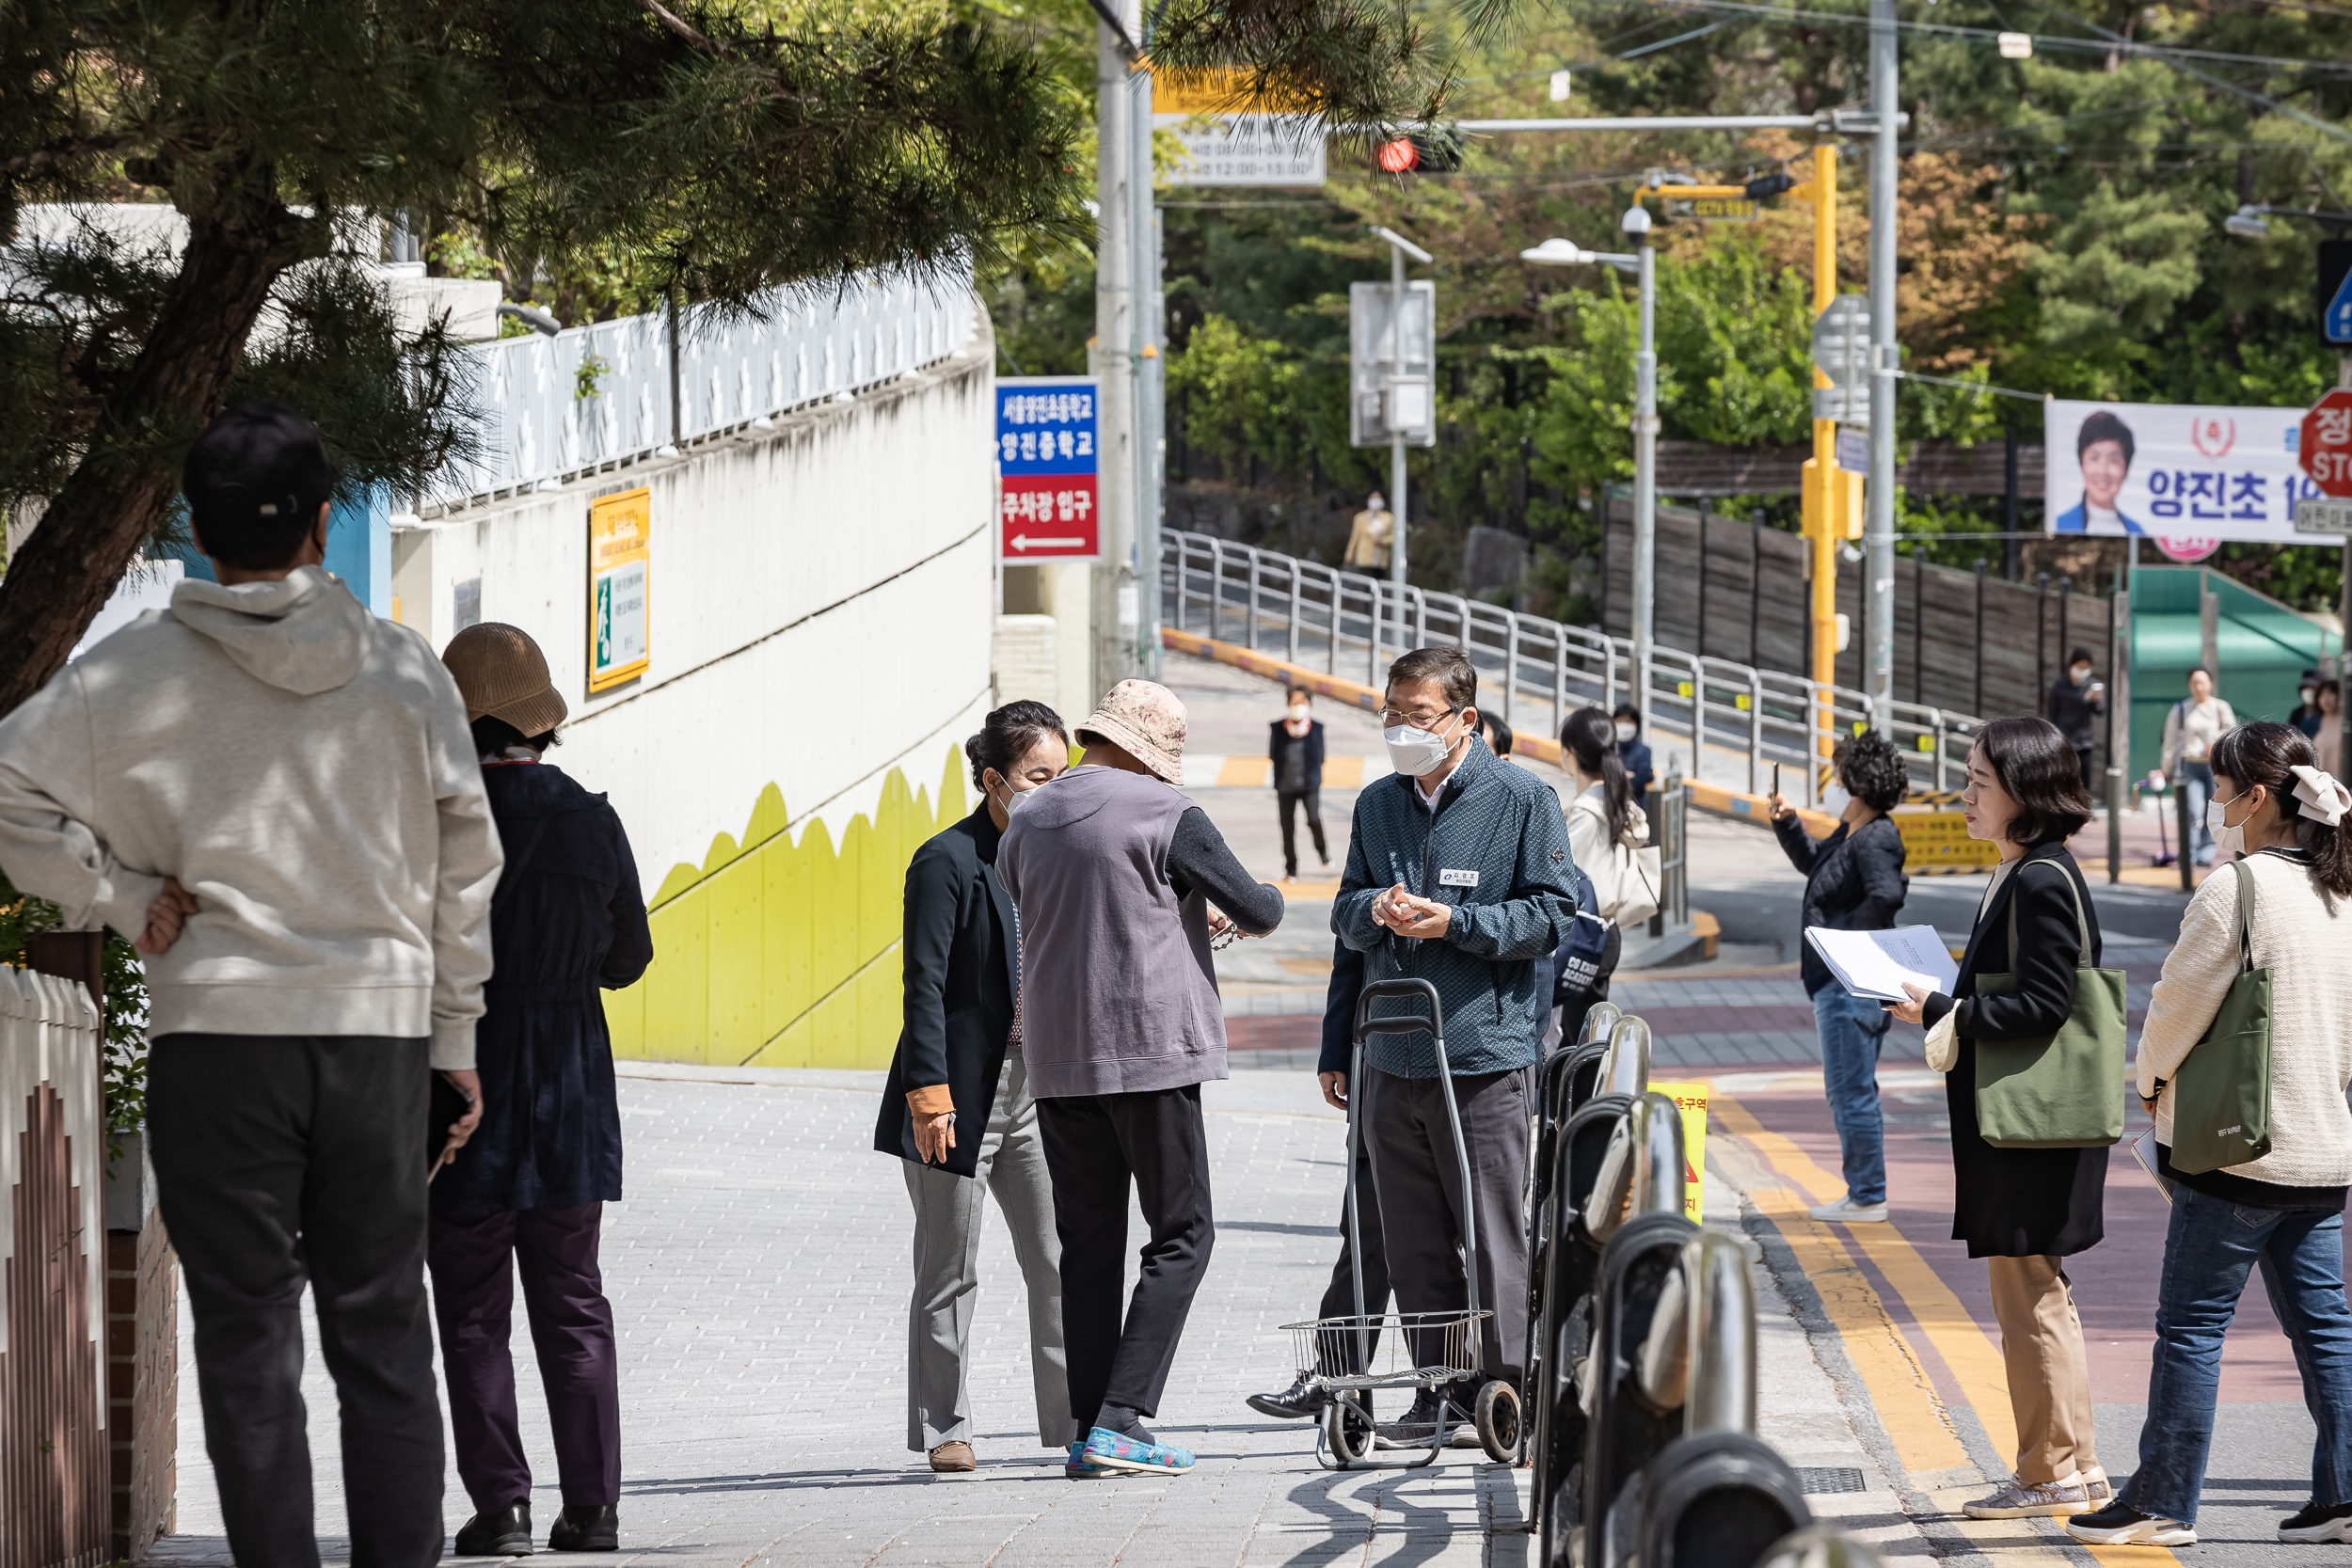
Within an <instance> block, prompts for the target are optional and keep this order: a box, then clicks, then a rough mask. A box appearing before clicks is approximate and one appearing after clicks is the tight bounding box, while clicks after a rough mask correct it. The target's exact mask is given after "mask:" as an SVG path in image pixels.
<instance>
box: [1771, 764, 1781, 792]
mask: <svg viewBox="0 0 2352 1568" xmlns="http://www.w3.org/2000/svg"><path fill="white" fill-rule="evenodd" d="M1772 793H1773V794H1775V795H1777V794H1779V793H1780V764H1778V763H1774V764H1772Z"/></svg>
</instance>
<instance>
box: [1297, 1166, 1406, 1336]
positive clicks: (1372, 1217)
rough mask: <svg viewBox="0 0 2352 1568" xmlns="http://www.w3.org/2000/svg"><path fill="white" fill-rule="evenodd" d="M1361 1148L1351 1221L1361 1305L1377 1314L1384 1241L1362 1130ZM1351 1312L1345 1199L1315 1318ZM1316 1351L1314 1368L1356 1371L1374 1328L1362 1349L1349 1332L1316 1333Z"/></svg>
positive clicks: (1383, 1293) (1385, 1274) (1385, 1264)
mask: <svg viewBox="0 0 2352 1568" xmlns="http://www.w3.org/2000/svg"><path fill="white" fill-rule="evenodd" d="M1362 1141H1363V1147H1362V1148H1360V1149H1359V1151H1358V1152H1357V1155H1356V1225H1357V1228H1358V1230H1359V1232H1360V1233H1361V1234H1362V1237H1363V1243H1364V1252H1363V1258H1364V1310H1365V1311H1366V1312H1367V1313H1370V1314H1372V1315H1374V1316H1375V1317H1376V1316H1378V1315H1379V1314H1381V1313H1384V1312H1386V1311H1387V1310H1388V1309H1389V1246H1388V1242H1387V1240H1386V1239H1385V1238H1384V1237H1382V1235H1381V1234H1380V1189H1379V1188H1378V1187H1377V1186H1376V1185H1375V1184H1374V1182H1373V1179H1372V1134H1371V1132H1370V1130H1369V1129H1367V1130H1366V1131H1365V1133H1364V1137H1363V1140H1362ZM1355 1315H1356V1270H1355V1267H1354V1264H1353V1262H1352V1261H1351V1258H1350V1255H1349V1252H1348V1248H1347V1199H1346V1197H1345V1196H1342V1197H1341V1199H1340V1260H1339V1261H1338V1262H1336V1263H1334V1264H1332V1265H1331V1283H1330V1284H1328V1285H1327V1286H1325V1287H1324V1288H1323V1305H1322V1306H1321V1307H1317V1308H1316V1309H1315V1316H1317V1317H1319V1318H1352V1317H1354V1316H1355ZM1316 1338H1317V1339H1318V1340H1321V1341H1323V1342H1322V1343H1320V1344H1318V1345H1317V1347H1316V1348H1317V1350H1318V1351H1321V1352H1325V1353H1327V1354H1324V1355H1323V1356H1322V1357H1321V1359H1323V1360H1324V1361H1325V1362H1326V1363H1327V1364H1326V1365H1324V1366H1321V1367H1318V1368H1316V1369H1315V1370H1317V1371H1319V1372H1322V1373H1323V1374H1324V1375H1325V1376H1330V1375H1332V1374H1334V1373H1339V1372H1343V1371H1344V1372H1360V1371H1362V1370H1364V1367H1363V1364H1364V1361H1365V1360H1366V1359H1367V1358H1369V1357H1370V1355H1371V1354H1372V1353H1373V1352H1375V1351H1376V1350H1378V1349H1379V1348H1380V1335H1379V1331H1378V1330H1376V1329H1375V1331H1373V1332H1372V1333H1371V1334H1368V1335H1366V1336H1364V1338H1363V1345H1362V1350H1361V1351H1360V1353H1359V1350H1358V1348H1357V1338H1356V1336H1355V1335H1353V1334H1343V1335H1329V1334H1319V1335H1317V1336H1316Z"/></svg>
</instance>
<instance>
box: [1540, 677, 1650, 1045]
mask: <svg viewBox="0 0 2352 1568" xmlns="http://www.w3.org/2000/svg"><path fill="white" fill-rule="evenodd" d="M1560 768H1561V771H1563V772H1565V773H1566V774H1567V776H1568V805H1567V814H1566V816H1567V825H1568V858H1569V860H1570V861H1571V862H1572V863H1574V864H1575V866H1576V867H1577V869H1578V870H1580V871H1581V872H1583V873H1584V875H1585V876H1586V877H1588V878H1590V879H1591V880H1592V884H1593V902H1594V905H1595V909H1594V912H1595V913H1597V914H1598V915H1599V916H1600V917H1601V919H1603V920H1605V921H1607V922H1608V923H1609V945H1608V946H1607V947H1606V948H1604V949H1603V950H1602V952H1601V959H1600V973H1599V975H1598V976H1597V978H1596V979H1595V981H1594V982H1593V987H1592V990H1590V992H1588V993H1587V994H1585V995H1583V996H1582V997H1581V998H1580V999H1579V1000H1578V1002H1577V1003H1576V1004H1575V1005H1574V1006H1564V1007H1563V1009H1562V1012H1561V1017H1560V1037H1561V1038H1562V1039H1564V1040H1566V1041H1569V1042H1571V1043H1573V1042H1574V1041H1576V1040H1577V1039H1578V1038H1580V1037H1581V1036H1582V1034H1583V1032H1584V1015H1585V1014H1587V1013H1589V1012H1591V1011H1592V1008H1593V1004H1594V1003H1596V1002H1606V1001H1607V1000H1609V977H1610V976H1611V975H1612V974H1615V973H1616V972H1617V959H1618V958H1619V956H1620V955H1621V954H1622V953H1623V952H1624V951H1625V931H1624V929H1623V923H1622V919H1621V917H1622V916H1624V915H1627V914H1628V913H1629V912H1631V911H1635V910H1639V909H1644V908H1646V909H1648V910H1655V909H1657V907H1658V890H1657V889H1656V888H1655V887H1651V886H1649V885H1647V884H1645V882H1644V881H1643V879H1642V863H1641V852H1642V849H1643V847H1644V846H1645V845H1647V844H1648V843H1649V818H1648V817H1647V816H1645V815H1644V814H1643V811H1642V808H1641V806H1640V805H1639V804H1638V803H1637V802H1636V801H1635V800H1634V797H1633V783H1632V781H1631V780H1629V779H1628V778H1627V777H1626V774H1625V764H1624V762H1623V761H1622V760H1620V759H1619V757H1618V755H1617V745H1616V735H1615V731H1614V727H1613V723H1612V721H1611V720H1610V717H1609V715H1608V714H1606V713H1604V712H1602V711H1601V710H1600V709H1599V708H1597V707H1581V708H1579V709H1577V710H1576V711H1575V712H1574V713H1571V714H1569V715H1568V717H1567V721H1566V722H1565V723H1563V724H1562V725H1561V726H1560Z"/></svg>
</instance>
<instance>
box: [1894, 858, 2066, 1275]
mask: <svg viewBox="0 0 2352 1568" xmlns="http://www.w3.org/2000/svg"><path fill="white" fill-rule="evenodd" d="M2062 878H2071V879H2073V880H2074V889H2075V892H2076V893H2078V894H2079V895H2081V897H2082V911H2083V920H2084V922H2085V923H2086V924H2088V926H2089V927H2090V965H2091V967H2092V968H2094V969H2095V968H2097V967H2098V965H2099V956H2100V939H2099V911H2098V909H2097V908H2096V907H2095V906H2094V905H2093V904H2092V903H2091V901H2090V887H2089V886H2088V885H2087V884H2086V883H2085V882H2084V881H2083V874H2082V870H2081V868H2080V867H2078V866H2077V865H2075V863H2074V856H2072V855H2070V854H2068V853H2067V852H2066V847H2065V846H2064V845H2062V844H2044V845H2042V846H2041V847H2038V848H2035V849H2032V850H2029V851H2027V852H2026V857H2025V859H2023V860H2022V861H2020V862H2018V863H2017V868H2016V869H2015V870H2014V871H2012V872H2010V875H2009V878H2008V879H2007V880H2006V881H2004V882H2003V883H2002V884H2001V891H2000V893H1999V894H1998V895H1996V896H1995V897H1994V900H1993V905H1992V907H1991V908H1990V909H1988V910H1986V911H1984V914H1983V915H1982V917H1981V918H1979V920H1978V921H1977V925H1976V929H1974V930H1973V931H1971V932H1969V933H1968V947H1967V950H1966V952H1964V953H1963V955H1962V956H1961V960H1960V979H1959V981H1958V982H1957V983H1956V985H1955V987H1954V990H1955V995H1953V996H1944V995H1940V994H1939V995H1936V996H1933V997H1931V998H1929V1000H1928V1006H1927V1008H1926V1019H1927V1022H1928V1025H1929V1026H1930V1027H1931V1028H1932V1027H1933V1026H1934V1025H1935V1024H1937V1023H1940V1022H1943V1019H1944V1015H1945V1014H1947V1013H1953V1012H1957V1013H1958V1014H1959V1015H1960V1022H1959V1024H1958V1033H1959V1036H1960V1059H1959V1060H1958V1061H1957V1062H1955V1063H1954V1064H1953V1065H1952V1070H1951V1071H1950V1072H1948V1073H1947V1074H1946V1075H1945V1079H1944V1097H1945V1101H1946V1103H1947V1104H1948V1105H1949V1106H1950V1108H1951V1119H1952V1176H1953V1190H1954V1198H1953V1212H1952V1239H1953V1240H1954V1241H1963V1242H1966V1243H1968V1256H1969V1257H1971V1258H2035V1257H2059V1258H2062V1257H2065V1256H2067V1255H2068V1254H2071V1253H2076V1252H2082V1251H2086V1250H2088V1249H2089V1248H2090V1247H2094V1246H2096V1245H2098V1244H2099V1242H2100V1239H2101V1238H2102V1237H2103V1236H2105V1235H2106V1207H2105V1205H2106V1180H2107V1151H2106V1149H2105V1148H1994V1147H1993V1146H1992V1145H1991V1144H1989V1143H1986V1142H1985V1141H1984V1138H1983V1136H1982V1135H1981V1134H1980V1133H1979V1132H1978V1131H1977V1041H1978V1040H1979V1039H1980V1038H1982V1039H2014V1038H2017V1037H2024V1036H2032V1035H2046V1034H2048V1033H2049V1032H2051V1031H2052V1030H2054V1029H2056V1028H2057V1027H2058V1025H2059V1024H2061V1023H2063V1022H2066V1017H2067V1014H2068V1013H2069V1012H2070V1011H2072V1010H2073V1008H2074V984H2075V974H2074V965H2075V960H2076V959H2077V958H2079V957H2080V955H2081V952H2082V934H2081V930H2080V928H2079V927H2076V925H2075V923H2074V899H2072V898H2070V897H2068V896H2067V893H2066V883H2065V881H2064V880H2062ZM2011 902H2015V903H2016V905H2017V946H2018V949H2019V951H2018V954H2017V955H2016V956H2015V957H2014V958H2012V956H2011V955H2010V950H2009V909H2010V904H2011ZM1978 974H2012V975H2014V976H2015V981H2014V983H2013V985H2012V987H2011V989H2010V990H2006V991H1999V992H1995V993H1994V994H1993V995H1990V996H1979V995H1978V994H1977V993H1976V981H1977V976H1978Z"/></svg>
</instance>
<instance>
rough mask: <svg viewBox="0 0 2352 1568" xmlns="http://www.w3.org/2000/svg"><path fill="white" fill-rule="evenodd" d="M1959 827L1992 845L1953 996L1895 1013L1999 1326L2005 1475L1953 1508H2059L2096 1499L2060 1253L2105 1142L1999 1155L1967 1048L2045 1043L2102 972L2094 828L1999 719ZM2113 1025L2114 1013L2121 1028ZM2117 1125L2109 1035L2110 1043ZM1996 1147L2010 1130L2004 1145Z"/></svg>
mask: <svg viewBox="0 0 2352 1568" xmlns="http://www.w3.org/2000/svg"><path fill="white" fill-rule="evenodd" d="M1961 801H1962V803H1963V806H1964V807H1965V808H1966V816H1967V821H1968V836H1969V837H1971V838H1977V839H1984V840H1987V841H1989V842H1991V843H1993V844H1995V845H1998V846H1999V847H2000V852H2001V862H2000V864H1999V866H1998V867H1996V868H1995V869H1994V873H1993V880H1992V885H1991V886H1990V887H1988V888H1987V889H1986V890H1985V895H1984V903H1983V904H1982V906H1981V907H1980V908H1979V911H1978V912H1977V923H1976V927H1975V928H1974V929H1973V930H1972V931H1970V932H1969V934H1968V947H1967V951H1966V952H1965V953H1964V954H1963V957H1962V958H1961V960H1960V978H1959V979H1958V980H1957V981H1956V982H1954V984H1953V988H1952V989H1953V994H1952V995H1949V996H1946V995H1944V994H1942V993H1941V992H1938V993H1935V994H1933V995H1931V994H1928V993H1927V992H1925V991H1921V990H1913V992H1912V1000H1910V1001H1909V1002H1906V1003H1902V1004H1899V1006H1895V1007H1894V1008H1892V1009H1891V1010H1892V1011H1893V1012H1894V1013H1895V1015H1896V1016H1897V1017H1898V1018H1900V1019H1902V1020H1903V1021H1904V1022H1909V1023H1921V1024H1924V1025H1926V1026H1927V1029H1928V1031H1929V1033H1928V1061H1929V1062H1930V1064H1931V1065H1933V1066H1938V1067H1943V1068H1945V1069H1946V1076H1945V1098H1946V1100H1947V1102H1948V1103H1949V1105H1950V1107H1951V1118H1952V1175H1953V1178H1954V1180H1953V1191H1954V1199H1953V1205H1954V1207H1953V1214H1952V1236H1953V1238H1954V1239H1955V1240H1958V1241H1964V1242H1966V1243H1968V1256H1969V1257H1971V1258H1982V1259H1986V1260H1987V1267H1988V1269H1989V1270H1990V1272H1991V1275H1992V1285H1993V1312H1994V1317H1995V1318H1997V1319H1998V1320H1999V1322H2000V1326H2001V1353H2002V1360H2003V1362H2004V1364H2005V1366H2006V1369H2007V1370H2008V1373H2009V1401H2010V1410H2011V1412H2012V1413H2013V1414H2014V1415H2015V1417H2016V1421H2017V1462H2016V1463H2017V1473H2016V1476H2015V1478H2014V1479H2013V1480H2011V1481H2010V1482H2009V1483H2008V1484H2006V1485H2004V1486H2002V1487H2000V1488H1998V1489H1997V1490H1995V1491H1994V1493H1993V1494H1992V1496H1990V1497H1980V1498H1979V1499H1978V1500H1976V1501H1975V1502H1971V1503H1968V1504H1965V1505H1963V1506H1964V1512H1965V1513H1967V1514H1968V1515H1969V1517H1971V1518H1975V1519H2019V1518H2025V1517H2027V1516H2029V1515H2037V1514H2039V1515H2046V1516H2049V1517H2059V1516H2063V1515H2066V1514H2071V1513H2080V1512H2082V1511H2083V1510H2084V1509H2085V1508H2087V1507H2094V1506H2096V1505H2098V1504H2100V1503H2103V1502H2105V1501H2106V1500H2107V1497H2108V1496H2109V1490H2108V1487H2107V1479H2106V1471H2105V1470H2103V1469H2101V1468H2100V1466H2099V1457H2098V1452H2097V1449H2096V1447H2095V1445H2094V1443H2093V1438H2092V1431H2091V1414H2090V1359H2089V1356H2088V1354H2087V1353H2086V1352H2085V1351H2084V1349H2083V1330H2082V1320H2081V1319H2080V1318H2079V1317H2077V1316H2076V1314H2075V1311H2074V1290H2073V1288H2072V1286H2071V1285H2070V1283H2069V1282H2068V1280H2067V1277H2066V1268H2065V1259H2067V1258H2068V1257H2070V1256H2072V1255H2073V1254H2074V1253H2077V1252H2083V1251H2087V1250H2089V1249H2090V1248H2091V1247H2094V1246H2096V1245H2098V1244H2099V1241H2100V1238H2101V1237H2102V1236H2103V1235H2104V1234H2105V1233H2106V1232H2105V1228H2104V1224H2105V1210H2104V1208H2103V1199H2104V1197H2105V1194H2106V1174H2107V1151H2106V1148H2105V1147H2090V1148H2022V1147H2014V1146H2011V1147H1996V1146H1995V1145H1994V1144H1993V1143H1991V1142H1988V1141H1987V1139H1986V1137H1985V1135H1984V1130H1983V1128H1982V1127H1981V1126H1980V1124H1979V1117H1978V1090H1979V1084H1980V1083H1981V1082H1983V1079H1982V1077H1981V1076H1980V1075H1979V1071H1978V1057H1979V1052H1980V1049H1981V1050H1987V1051H1995V1052H1997V1051H1998V1050H1999V1048H2001V1047H2003V1046H2005V1045H2009V1044H2010V1043H2012V1042H2023V1041H2031V1040H2035V1039H2049V1038H2051V1037H2055V1036H2057V1035H2058V1034H2059V1032H2060V1031H2062V1030H2066V1029H2068V1028H2069V1027H2070V1025H2073V1024H2074V1023H2075V1022H2076V1021H2077V1019H2078V1014H2079V1012H2080V1011H2081V1009H2078V1008H2077V1006H2076V996H2077V992H2078V990H2083V989H2084V988H2086V987H2089V986H2100V987H2101V988H2102V989H2105V988H2106V986H2107V985H2108V984H2109V983H2110V982H2109V981H2108V979H2107V976H2108V975H2110V974H2112V972H2106V973H2105V974H2103V973H2102V972H2101V971H2100V970H2099V969H2098V963H2099V912H2098V911H2097V910H2096V909H2094V908H2093V907H2092V906H2091V902H2090V890H2089V889H2088V888H2087V887H2085V886H2084V885H2083V876H2082V872H2081V871H2080V870H2079V869H2077V868H2076V866H2075V864H2074V857H2073V856H2072V855H2069V854H2068V853H2067V852H2066V841H2067V839H2068V838H2070V837H2072V836H2073V835H2074V832H2077V831H2078V830H2079V829H2080V828H2081V827H2082V826H2083V824H2084V823H2086V822H2088V821H2090V797H2089V796H2088V795H2086V794H2085V793H2084V792H2083V781H2082V764H2081V762H2080V761H2079V760H2078V759H2077V758H2076V757H2075V755H2074V748H2073V747H2071V746H2069V745H2068V744H2067V743H2066V737H2065V736H2062V735H2060V734H2059V733H2058V728H2057V726H2055V725H2053V724H2052V723H2051V722H2050V721H2048V720H2046V719H1996V720H1994V721H1992V722H1991V723H1989V724H1987V725H1985V726H1984V728H1983V729H1981V730H1979V731H1978V732H1977V744H1976V748H1975V750H1973V751H1972V752H1970V753H1969V756H1968V786H1967V788H1965V789H1964V790H1963V791H1962V792H1961ZM2121 1023H2122V1020H2121V1019H2120V1017H2119V1018H2118V1019H2117V1020H2116V1021H2115V1026H2116V1028H2117V1029H2118V1030H2119V1031H2120V1027H2121ZM2114 1044H2115V1048H2116V1059H2115V1062H2114V1065H2113V1068H2112V1075H2113V1092H2114V1095H2115V1098H2116V1101H2117V1103H2116V1105H2115V1107H2114V1117H2115V1120H2116V1123H2117V1125H2118V1129H2119V1131H2120V1128H2121V1121H2122V1051H2121V1045H2122V1037H2121V1034H2120V1033H2117V1034H2116V1036H2115V1040H2114ZM2004 1141H2005V1142H2006V1141H2007V1140H2004Z"/></svg>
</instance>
